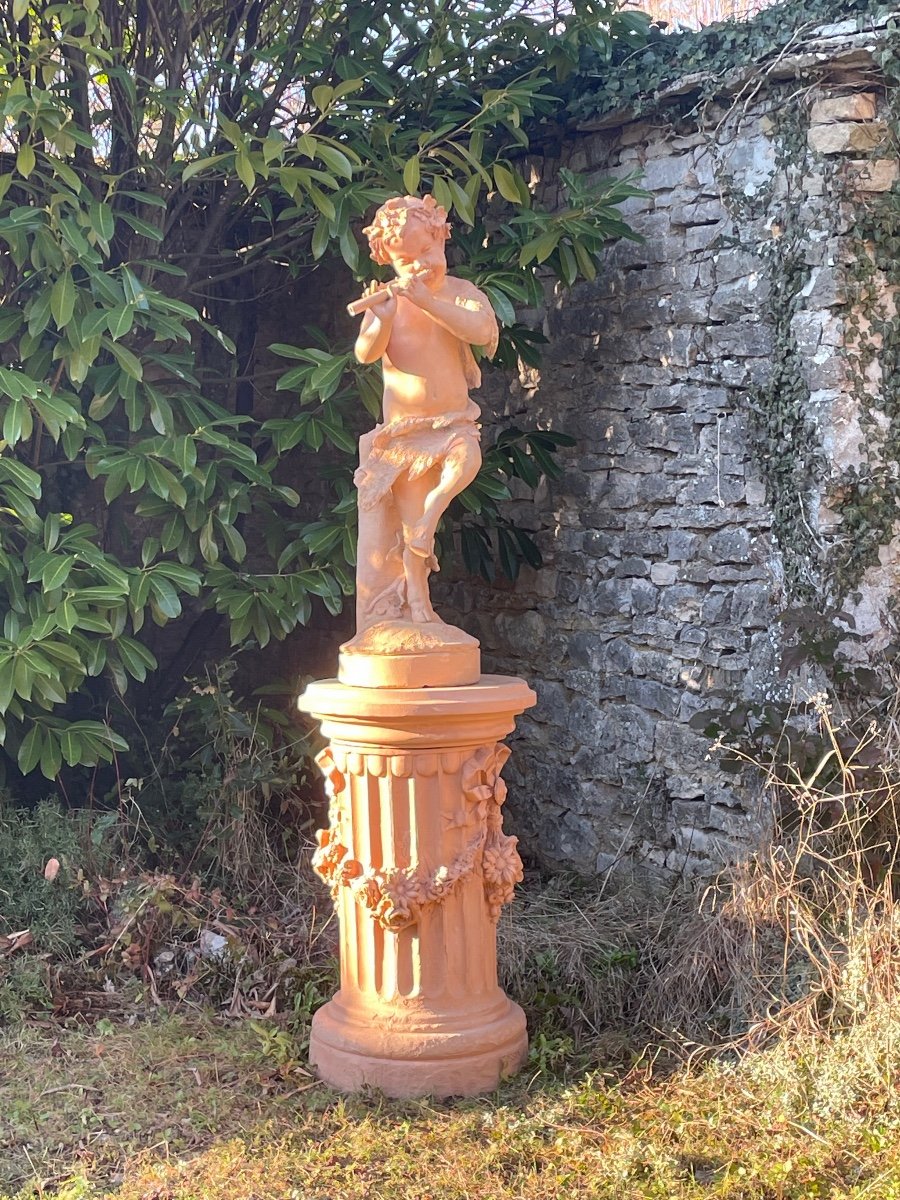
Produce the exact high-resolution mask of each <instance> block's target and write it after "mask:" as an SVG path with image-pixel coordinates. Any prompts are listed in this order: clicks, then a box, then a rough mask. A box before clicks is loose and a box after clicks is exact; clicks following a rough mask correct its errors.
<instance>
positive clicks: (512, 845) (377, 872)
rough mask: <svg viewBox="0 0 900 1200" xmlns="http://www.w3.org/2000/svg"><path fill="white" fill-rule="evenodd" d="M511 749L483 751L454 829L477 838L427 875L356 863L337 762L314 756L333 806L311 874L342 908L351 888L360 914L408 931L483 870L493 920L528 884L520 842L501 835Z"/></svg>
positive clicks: (475, 758)
mask: <svg viewBox="0 0 900 1200" xmlns="http://www.w3.org/2000/svg"><path fill="white" fill-rule="evenodd" d="M509 754H510V751H509V747H508V746H504V745H503V744H502V743H501V742H497V743H496V744H495V745H493V746H482V747H480V748H479V749H478V750H476V751H475V753H474V754H473V755H471V756H470V757H469V758H468V759H467V760H466V761H465V762H464V763H463V766H462V793H463V803H464V812H463V813H461V814H459V816H457V817H455V818H452V820H453V822H454V823H455V824H460V825H463V824H464V825H474V826H475V827H476V828H477V831H478V832H477V833H476V834H475V836H474V837H473V838H472V839H471V840H470V841H469V842H468V844H467V845H466V846H465V848H464V849H463V850H461V851H460V853H459V854H457V855H456V857H455V858H454V859H453V861H452V862H451V863H450V864H449V866H441V867H438V869H437V870H436V871H433V872H429V871H425V870H424V869H423V868H422V867H418V866H416V867H412V866H410V867H375V866H365V865H364V864H363V863H361V862H359V861H358V860H357V859H355V858H352V857H351V856H350V851H349V850H348V848H347V845H346V841H345V834H344V830H343V821H344V805H343V793H344V792H345V790H346V787H347V780H346V778H345V776H344V774H343V772H342V771H341V769H340V768H339V767H338V765H337V763H336V762H335V760H334V756H333V754H332V752H331V749H330V748H326V749H325V750H323V751H322V752H321V753H320V754H318V755H317V756H316V762H317V763H318V765H319V768H320V770H321V771H322V774H323V775H324V776H325V787H326V791H327V792H328V795H329V799H330V805H329V810H328V822H329V823H328V828H327V829H320V830H318V832H317V833H316V841H317V842H318V849H317V850H316V851H315V853H314V854H313V859H312V865H313V870H314V871H315V872H316V874H317V875H318V876H319V878H320V879H322V880H324V882H325V883H326V884H328V887H329V889H330V891H331V896H332V899H333V900H334V901H335V903H336V902H337V899H338V896H339V895H340V889H341V888H342V887H347V888H349V889H350V892H351V893H352V895H353V898H354V899H355V900H356V902H357V904H359V905H360V906H361V907H362V908H365V909H366V910H367V911H368V912H370V913H371V914H372V916H373V917H374V918H375V920H376V921H378V923H379V924H380V925H382V926H383V927H384V928H385V929H391V930H394V931H395V932H397V931H399V930H401V929H407V928H408V927H409V926H410V925H414V924H415V923H416V921H417V920H418V919H419V915H420V913H421V912H422V911H423V909H425V908H427V907H428V906H429V905H433V904H442V903H443V902H444V901H445V900H446V899H447V897H448V896H450V895H452V894H453V892H454V891H455V890H456V887H457V885H458V884H459V882H460V880H462V879H466V878H468V876H469V875H471V874H473V873H474V872H476V871H478V870H479V868H480V871H481V875H482V877H483V880H484V895H485V900H486V901H487V906H488V911H489V913H490V915H491V918H492V919H493V920H496V919H497V918H498V917H499V915H500V910H501V908H502V907H503V905H504V904H508V903H509V902H510V901H511V900H512V898H513V892H514V890H515V885H516V884H517V883H520V882H521V880H522V860H521V859H520V858H519V853H518V850H517V849H516V844H517V842H518V838H515V837H510V836H508V835H507V834H505V833H504V832H503V816H502V813H501V806H502V804H503V802H504V800H505V799H506V784H505V783H504V782H503V780H502V779H501V778H500V772H501V770H502V769H503V764H504V763H505V762H506V760H507V759H508V758H509Z"/></svg>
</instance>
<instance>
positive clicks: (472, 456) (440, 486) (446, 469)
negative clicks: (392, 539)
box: [406, 437, 481, 558]
mask: <svg viewBox="0 0 900 1200" xmlns="http://www.w3.org/2000/svg"><path fill="white" fill-rule="evenodd" d="M480 467H481V448H480V446H479V444H478V442H477V440H476V439H475V438H474V437H466V438H461V439H460V440H459V441H458V442H455V443H454V445H452V446H451V447H450V449H449V450H448V452H447V457H446V458H445V459H444V461H443V463H442V465H441V473H440V476H439V477H438V480H437V482H436V483H435V484H434V486H433V487H431V488H429V491H428V494H427V495H426V496H425V500H424V504H423V505H422V515H421V517H420V518H419V519H418V520H417V522H416V524H415V525H414V526H413V528H411V530H410V534H409V537H407V538H406V545H407V547H408V549H410V550H411V551H412V552H413V554H417V555H421V556H422V558H431V556H432V555H433V554H434V535H435V531H436V530H437V525H438V521H439V520H440V519H441V517H442V516H443V515H444V513H445V512H446V510H447V506H448V505H449V503H450V501H451V500H452V499H453V498H454V497H455V496H458V495H459V493H460V492H461V491H462V490H463V489H464V488H467V487H468V486H469V484H470V483H471V482H472V480H473V479H474V478H475V476H476V475H477V474H478V471H479V468H480ZM428 477H429V478H430V477H431V472H429V476H428Z"/></svg>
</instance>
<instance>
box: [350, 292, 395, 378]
mask: <svg viewBox="0 0 900 1200" xmlns="http://www.w3.org/2000/svg"><path fill="white" fill-rule="evenodd" d="M378 286H379V285H377V284H373V285H372V287H370V288H369V291H371V290H372V289H373V288H376V287H378ZM396 314H397V301H396V299H395V298H394V296H389V297H388V298H387V299H385V300H383V301H382V302H381V303H380V304H376V305H375V306H374V307H373V308H369V309H367V310H366V312H365V314H364V315H363V322H362V326H361V327H360V330H359V336H358V337H357V339H356V345H355V347H354V353H355V354H356V361H357V362H361V363H373V362H377V361H378V359H379V358H381V357H382V355H383V354H384V352H385V350H387V345H388V342H389V341H390V340H391V329H392V328H393V325H394V317H395V316H396Z"/></svg>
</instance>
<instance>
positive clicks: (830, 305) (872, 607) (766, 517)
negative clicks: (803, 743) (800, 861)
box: [442, 25, 897, 881]
mask: <svg viewBox="0 0 900 1200" xmlns="http://www.w3.org/2000/svg"><path fill="white" fill-rule="evenodd" d="M855 28H856V27H855V25H854V26H853V27H852V29H851V28H850V27H849V25H848V26H847V27H835V28H834V29H830V30H825V31H823V32H822V46H824V51H823V50H822V48H821V46H820V47H818V48H817V47H813V48H812V49H811V50H810V52H809V53H806V54H804V55H802V56H799V57H798V58H796V59H795V60H793V61H789V60H783V61H782V62H781V63H780V64H779V65H778V70H777V71H773V70H770V71H768V72H767V73H763V72H759V73H758V74H754V73H753V72H745V73H744V74H743V75H742V76H741V77H740V78H739V79H737V80H735V81H732V86H731V88H730V94H722V95H720V96H719V97H718V98H717V99H716V100H714V101H707V102H705V103H704V104H702V105H701V104H699V103H698V102H697V99H696V96H692V94H691V92H690V89H689V87H687V86H686V87H685V89H682V92H683V94H680V95H678V96H675V97H672V98H671V99H670V100H669V102H668V103H664V104H662V105H661V106H660V107H659V109H658V110H657V111H656V112H655V113H654V114H653V116H652V118H649V119H644V120H641V121H628V120H626V119H625V118H624V117H621V116H620V117H619V118H618V119H617V120H616V119H614V118H613V119H610V118H608V119H607V120H606V121H605V122H604V123H603V127H599V128H582V129H581V130H580V131H578V133H577V134H576V135H575V136H573V137H572V139H571V140H570V142H569V143H568V144H567V145H566V147H565V148H564V151H563V153H562V155H561V156H560V157H559V158H558V159H553V160H551V159H549V158H547V159H544V160H542V161H540V162H538V163H535V164H534V169H535V171H536V172H537V173H539V176H540V179H541V187H542V188H543V189H544V191H545V194H549V196H550V198H551V200H553V199H554V198H555V179H556V172H557V170H558V168H559V167H560V166H564V165H569V166H572V167H574V168H578V169H583V168H584V167H587V168H589V169H590V170H592V171H596V172H597V173H598V174H599V175H603V174H609V173H613V174H622V173H627V172H632V171H637V172H640V174H641V177H642V179H641V182H642V184H643V186H644V187H645V188H646V189H647V190H648V192H649V193H650V195H649V196H648V197H647V198H646V199H634V200H631V201H629V202H628V203H627V205H626V209H625V211H626V212H627V214H628V219H629V220H630V222H631V224H632V225H633V227H634V228H635V229H636V230H638V231H639V232H640V233H641V234H642V235H643V237H644V241H643V242H641V243H638V244H635V243H631V242H620V243H618V244H617V245H615V246H614V247H613V248H612V249H611V251H610V252H609V254H608V256H607V258H606V260H605V263H604V265H603V268H602V270H601V272H600V274H599V276H598V278H597V279H596V280H595V281H594V282H592V283H581V284H579V285H577V286H576V287H575V288H574V289H573V290H572V291H571V292H570V293H567V294H559V295H555V294H552V293H548V296H547V304H546V308H545V310H544V311H543V312H541V313H534V314H530V316H531V318H532V319H533V321H534V323H536V324H537V323H541V324H542V325H543V328H544V331H545V333H546V335H547V336H548V338H549V339H550V345H549V347H548V348H547V351H546V355H545V360H544V364H543V366H542V368H541V370H540V372H525V373H523V375H522V377H521V378H520V380H519V382H518V384H517V385H516V386H514V387H513V388H511V389H507V387H506V385H505V382H504V381H501V380H500V379H499V378H498V377H497V376H494V378H493V380H490V381H489V382H488V384H487V385H486V387H485V389H484V390H483V392H482V394H481V402H482V405H483V408H484V410H485V414H486V419H487V420H488V421H490V420H491V419H492V416H491V414H493V417H495V418H497V419H499V420H500V421H501V422H502V423H510V422H513V423H514V422H516V421H519V422H520V423H523V424H524V423H525V422H526V421H528V422H530V423H534V422H535V421H536V422H537V423H538V424H541V425H544V426H545V427H548V428H552V429H559V430H563V431H565V432H567V433H569V434H572V435H574V436H575V437H576V438H577V439H578V444H577V448H576V449H574V450H572V451H569V452H567V454H566V458H565V461H566V469H565V473H564V476H563V478H562V479H561V481H559V482H556V483H552V484H550V485H549V486H547V485H542V489H541V492H540V493H539V496H538V500H537V503H531V502H530V501H529V502H528V503H525V502H522V503H520V504H518V505H517V506H516V517H517V519H518V520H519V522H520V523H521V524H523V525H524V526H526V527H527V528H530V529H533V530H534V531H535V533H536V537H537V540H538V543H539V545H540V547H541V550H542V553H543V555H544V558H545V563H546V565H545V567H544V569H543V570H541V571H538V572H524V573H523V575H522V576H521V577H520V579H519V581H518V583H517V584H516V586H515V587H514V588H512V587H510V588H503V587H496V586H495V587H493V588H490V589H488V588H486V587H481V586H478V585H477V584H476V583H474V582H473V581H472V580H471V579H457V580H455V581H445V582H444V584H443V589H444V595H443V598H444V607H443V610H442V611H443V612H444V613H445V615H448V616H449V617H451V618H454V617H455V618H456V619H459V620H460V622H461V623H462V624H464V625H465V626H466V627H467V628H468V629H470V631H472V632H473V633H475V634H476V635H477V636H478V637H479V638H480V640H481V643H482V647H483V651H484V657H485V664H486V665H485V670H493V671H499V672H508V673H513V674H519V675H523V676H525V677H526V678H527V679H528V680H529V681H531V682H532V683H533V685H534V687H535V688H536V690H537V692H538V695H539V698H540V700H539V704H538V706H537V708H536V709H534V710H533V711H532V712H531V713H530V714H528V715H526V716H525V717H523V718H522V719H521V720H520V722H519V733H518V736H517V741H516V745H515V753H514V754H513V756H512V758H511V760H510V763H509V765H508V767H507V775H508V776H509V777H510V782H511V784H512V786H511V789H510V792H511V799H510V819H511V823H512V826H513V828H514V829H515V830H516V831H517V832H518V833H519V834H520V836H521V837H522V840H523V848H524V849H525V850H526V852H530V853H531V854H532V855H533V856H535V857H537V858H539V859H541V860H542V861H544V862H546V863H548V864H552V865H557V866H559V865H565V866H568V867H570V868H571V867H574V868H577V869H578V870H581V871H583V872H585V873H588V874H593V873H595V872H600V873H606V872H611V871H612V872H615V873H616V874H619V875H622V874H628V873H634V874H636V875H638V876H640V877H641V878H642V879H644V880H648V881H652V880H653V879H657V880H666V879H671V878H674V877H675V876H678V875H680V874H683V873H684V874H688V875H694V874H705V873H709V872H710V871H712V870H714V869H715V868H716V867H717V866H718V865H719V864H721V863H722V862H725V861H728V860H732V859H734V858H736V857H739V856H740V855H742V854H745V853H746V852H747V849H748V847H749V846H750V845H752V843H753V841H754V839H755V837H756V836H757V834H758V832H759V829H760V827H761V816H762V813H761V807H760V802H759V795H758V791H759V789H758V785H757V784H756V782H755V780H754V779H753V777H752V776H750V775H745V776H743V777H738V778H735V776H733V775H726V774H725V773H723V771H722V770H721V769H720V768H719V766H718V764H717V761H716V757H715V755H713V756H712V757H711V756H710V743H709V741H708V739H706V738H705V737H704V736H703V735H702V734H701V733H700V732H698V731H697V730H696V729H695V728H692V727H691V725H690V724H689V722H690V720H691V718H692V717H694V715H695V714H697V713H699V712H701V711H705V710H710V709H722V708H723V707H724V708H728V707H730V706H734V705H735V704H737V703H739V702H741V701H749V702H762V701H764V700H767V699H784V698H785V697H786V696H787V695H788V694H789V692H790V690H791V689H792V688H796V687H797V686H798V680H797V679H796V678H793V679H787V680H783V679H781V678H780V677H779V673H778V665H779V658H780V633H779V630H780V624H779V614H780V613H781V612H782V611H783V610H784V609H785V607H786V606H787V605H788V604H790V603H792V602H797V601H798V599H802V598H803V596H804V595H806V596H809V595H813V596H816V595H818V596H821V593H822V590H823V589H824V588H826V586H827V585H826V583H825V582H824V580H825V576H824V575H823V570H824V568H823V563H824V561H825V558H826V557H827V550H828V547H829V545H830V544H832V543H834V541H835V539H836V538H837V539H839V538H840V537H841V531H840V527H839V526H840V520H839V518H840V513H839V512H838V513H835V510H834V507H833V504H834V502H833V501H829V500H827V498H826V497H827V496H828V494H829V493H828V476H829V475H832V474H833V473H834V471H835V470H837V469H838V468H840V467H841V466H842V464H841V462H840V461H839V460H840V459H841V456H842V455H843V456H844V457H845V458H847V457H848V456H851V457H852V456H856V460H857V461H859V459H860V456H863V457H864V456H865V450H864V449H861V448H860V445H859V443H860V441H861V440H864V437H863V438H862V439H861V436H860V435H861V427H860V421H859V412H858V408H859V404H858V396H856V395H855V394H854V388H853V387H851V385H850V383H849V382H848V379H847V367H846V363H845V355H844V353H843V350H842V346H843V344H844V325H845V321H846V319H847V316H848V306H847V302H846V301H847V297H846V293H845V290H844V289H843V287H842V283H841V278H842V266H843V264H844V262H845V260H846V259H847V258H848V257H852V256H851V255H850V252H849V250H848V242H847V235H848V231H849V229H850V227H851V225H852V223H853V213H852V205H853V203H854V198H855V202H858V203H863V204H865V203H867V202H868V198H869V197H871V196H872V195H875V194H877V193H878V192H879V191H882V190H884V189H885V188H889V187H890V186H891V185H892V183H893V181H894V180H895V179H896V177H897V162H896V152H895V151H894V150H892V149H890V148H888V146H887V139H888V130H887V127H886V126H885V125H884V124H883V123H882V122H881V121H880V120H879V110H880V108H881V106H882V105H883V102H884V100H883V95H882V93H881V90H880V88H879V86H878V84H877V72H875V71H874V70H873V53H872V47H871V45H870V44H869V43H865V44H863V43H864V39H861V38H860V36H859V35H856V33H855ZM873 81H874V82H873ZM870 152H871V153H870ZM870 158H874V160H875V161H868V160H869V159H870ZM862 160H866V161H862ZM848 181H849V182H848ZM789 267H790V268H791V271H788V268H789ZM792 372H793V375H794V376H796V380H797V388H798V392H799V399H797V400H796V402H794V401H791V404H789V405H787V410H788V411H787V412H786V415H785V417H784V425H783V429H782V432H781V433H778V432H777V429H778V428H781V426H779V424H778V423H779V421H780V420H781V418H780V416H779V414H778V411H777V404H778V403H779V397H780V396H782V395H783V394H786V392H785V388H786V385H784V386H783V385H782V380H783V379H785V378H788V377H789V376H791V373H792ZM873 387H875V388H877V379H876V380H875V382H874V383H873ZM767 388H768V393H767V392H766V389H767ZM766 394H768V396H769V402H770V404H771V402H773V398H774V405H775V408H774V409H772V411H769V412H767V413H765V414H764V415H763V417H762V418H760V417H759V415H758V413H757V415H754V413H755V412H756V410H758V409H759V407H760V405H761V404H763V403H764V399H761V397H762V398H764V397H765V395H766ZM773 421H774V422H775V426H776V427H777V428H776V433H775V434H774V435H773ZM761 423H762V426H763V433H762V434H761V433H760V424H761ZM766 437H769V438H770V439H771V438H773V437H774V438H775V441H772V442H771V444H770V442H767V441H766ZM778 439H780V442H779V440H778ZM781 443H783V444H781ZM779 445H780V449H779ZM773 446H774V447H775V448H774V449H773ZM792 454H794V455H795V457H796V461H794V460H792V459H791V455H792ZM792 463H793V465H792ZM891 561H892V556H891V553H890V552H885V553H884V554H883V555H882V562H883V564H884V565H883V567H882V568H876V569H875V570H870V571H869V572H868V574H867V576H866V577H865V579H864V580H863V581H862V592H861V599H860V603H859V604H858V605H857V612H858V614H859V615H860V616H861V619H862V620H863V629H864V632H868V631H871V632H878V631H881V630H883V628H884V627H885V620H886V617H885V608H884V601H885V599H886V597H887V595H888V593H889V592H890V590H891V587H892V584H893V580H892V576H891V570H892V568H891V566H890V563H891ZM866 622H868V625H866ZM800 686H802V681H800Z"/></svg>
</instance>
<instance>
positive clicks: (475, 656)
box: [338, 620, 481, 688]
mask: <svg viewBox="0 0 900 1200" xmlns="http://www.w3.org/2000/svg"><path fill="white" fill-rule="evenodd" d="M480 675H481V650H480V647H479V645H478V641H477V640H476V639H475V638H473V637H472V636H471V635H470V634H468V633H465V632H464V631H463V630H462V629H457V628H456V626H455V625H445V624H444V622H443V621H425V622H420V621H402V620H395V621H379V622H378V624H377V625H371V626H370V627H369V628H368V629H366V630H365V631H364V632H363V633H358V634H357V635H356V637H354V638H352V639H351V640H350V641H349V642H345V643H344V644H343V646H341V652H340V656H339V659H338V679H339V680H340V682H341V683H345V684H347V685H348V686H349V687H364V688H421V687H462V686H464V685H466V684H473V683H477V682H478V679H479V677H480Z"/></svg>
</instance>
